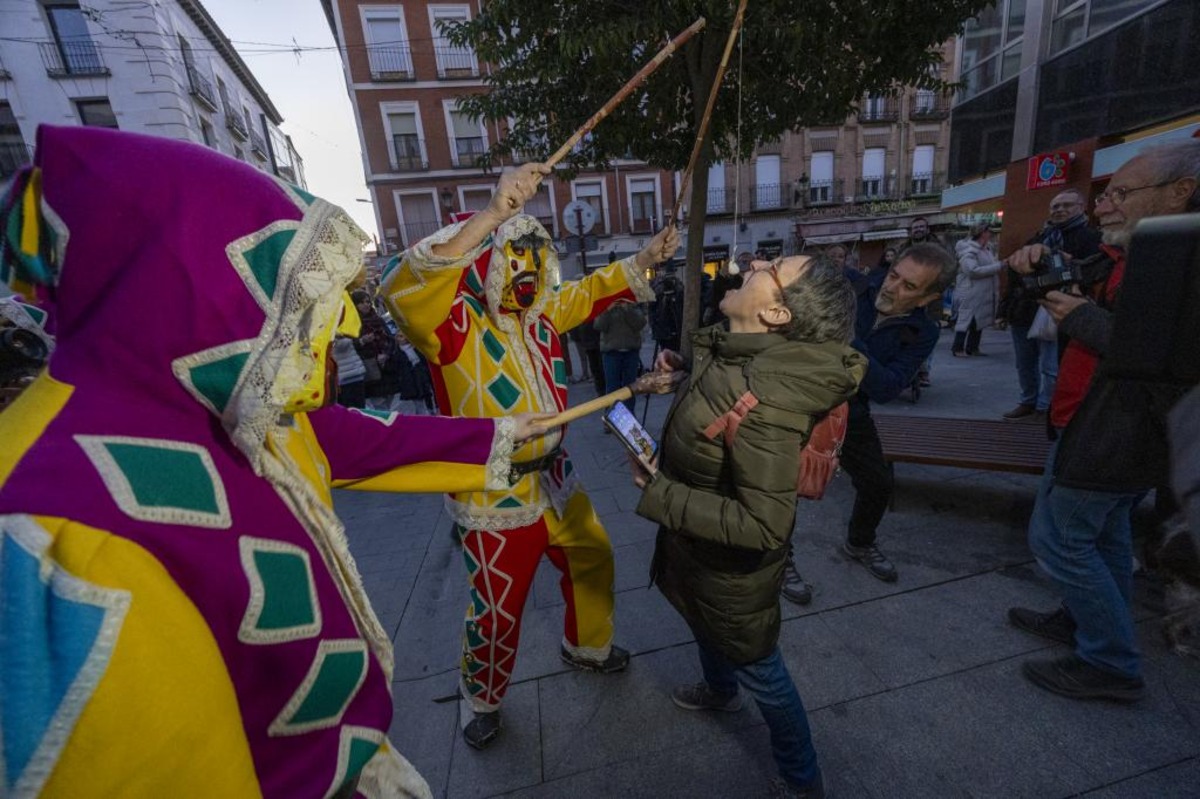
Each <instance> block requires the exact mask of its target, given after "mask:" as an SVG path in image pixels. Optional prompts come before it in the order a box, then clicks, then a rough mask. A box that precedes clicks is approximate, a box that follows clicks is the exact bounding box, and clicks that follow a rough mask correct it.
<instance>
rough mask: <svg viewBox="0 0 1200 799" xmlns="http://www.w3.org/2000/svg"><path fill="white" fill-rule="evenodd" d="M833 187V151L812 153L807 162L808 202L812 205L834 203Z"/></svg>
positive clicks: (835, 195) (835, 196) (836, 198)
mask: <svg viewBox="0 0 1200 799" xmlns="http://www.w3.org/2000/svg"><path fill="white" fill-rule="evenodd" d="M837 195H838V193H837V192H836V191H834V186H833V151H832V150H828V151H825V152H819V153H813V154H812V156H811V157H810V158H809V160H808V201H809V203H811V204H813V205H820V204H822V203H832V202H836V201H837V200H838V199H839V198H838V196H837Z"/></svg>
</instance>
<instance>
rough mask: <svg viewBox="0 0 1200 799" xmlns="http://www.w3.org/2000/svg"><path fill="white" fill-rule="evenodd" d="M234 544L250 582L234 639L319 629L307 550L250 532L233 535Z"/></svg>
mask: <svg viewBox="0 0 1200 799" xmlns="http://www.w3.org/2000/svg"><path fill="white" fill-rule="evenodd" d="M238 547H239V549H240V550H241V559H242V569H243V570H244V571H245V572H246V579H247V580H249V582H250V605H249V606H248V607H247V608H246V614H245V616H244V617H243V619H242V624H241V627H240V628H239V630H238V640H240V641H242V642H243V643H249V644H272V643H279V642H281V641H294V640H298V639H301V638H311V637H312V636H314V635H317V634H318V633H320V631H321V608H320V604H319V603H318V601H317V589H316V584H315V583H314V582H313V574H312V566H311V564H310V562H309V555H308V553H307V552H305V551H304V550H303V549H301V548H300V547H297V546H293V545H292V544H285V543H283V542H281V541H275V540H270V539H264V538H252V537H250V536H243V537H242V538H241V539H239V541H238Z"/></svg>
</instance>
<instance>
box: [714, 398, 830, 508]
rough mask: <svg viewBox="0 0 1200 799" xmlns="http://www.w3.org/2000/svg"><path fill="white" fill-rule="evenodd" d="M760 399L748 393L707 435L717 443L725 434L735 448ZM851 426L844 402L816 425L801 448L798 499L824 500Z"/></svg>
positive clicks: (717, 419) (722, 416) (718, 419)
mask: <svg viewBox="0 0 1200 799" xmlns="http://www.w3.org/2000/svg"><path fill="white" fill-rule="evenodd" d="M756 405H758V397H756V396H754V393H753V392H750V391H747V392H746V393H745V394H743V395H742V396H741V397H739V398H738V401H737V402H735V403H734V404H733V407H732V408H730V409H729V411H727V412H726V413H723V414H721V415H720V416H718V417H717V418H716V419H714V420H713V422H712V424H710V425H709V426H708V427H706V428H705V429H704V435H705V436H706V437H708V438H709V439H715V438H716V437H717V436H719V435H722V434H724V437H725V445H726V446H730V445H731V444H733V439H734V437H735V436H736V435H737V429H738V426H739V425H740V424H741V423H742V420H743V419H745V418H746V414H748V413H750V411H751V410H753V409H754V407H755V406H756ZM849 422H850V406H849V405H848V404H847V403H845V402H843V403H842V404H841V405H838V406H837V407H836V408H834V409H832V410H831V411H829V412H828V413H826V414H825V415H824V416H821V417H819V418H818V419H817V422H816V424H814V425H813V429H812V433H811V434H809V437H808V441H806V442H805V444H804V446H803V447H801V448H800V473H799V474H798V475H797V476H796V496H798V497H802V498H804V499H820V498H821V497H823V496H825V489H826V488H827V487H828V486H829V482H830V481H831V480H833V476H834V475H835V474H837V470H838V457H839V456H840V455H841V452H842V442H843V441H845V440H846V426H847V425H848V424H849Z"/></svg>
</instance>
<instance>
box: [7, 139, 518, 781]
mask: <svg viewBox="0 0 1200 799" xmlns="http://www.w3.org/2000/svg"><path fill="white" fill-rule="evenodd" d="M0 235H2V236H3V242H2V247H3V249H2V251H0V277H3V278H4V279H5V280H6V281H7V282H9V283H10V284H11V285H13V287H14V288H15V289H16V290H19V291H21V292H22V293H24V294H25V296H27V297H29V298H34V297H36V298H37V301H38V304H39V306H40V307H42V308H44V309H45V310H46V311H47V312H48V314H49V325H50V332H51V333H53V334H54V335H55V336H56V340H57V341H56V344H57V346H56V349H55V351H54V354H53V356H52V357H51V360H50V363H49V368H48V370H47V371H45V372H43V373H42V374H41V375H40V376H39V377H38V378H37V379H36V381H35V382H34V383H33V384H32V385H31V386H30V387H29V388H28V389H27V390H26V391H25V392H24V393H23V394H21V396H20V397H18V399H17V400H16V401H15V402H14V403H13V404H12V406H10V407H9V408H8V409H6V410H5V411H4V412H3V413H0V441H3V442H4V445H3V447H0V742H2V752H0V754H2V758H3V760H2V761H0V782H2V784H0V795H5V796H10V797H14V799H15V797H29V796H47V797H78V796H121V797H155V798H156V799H158V798H159V797H167V796H170V797H186V796H222V797H259V796H262V797H280V798H281V799H295V798H296V797H351V796H364V797H428V796H430V792H429V788H428V786H427V785H426V784H425V782H424V780H422V779H421V777H420V775H419V774H417V772H416V771H415V770H414V769H413V768H412V766H411V765H410V764H409V763H408V762H407V761H406V760H404V758H403V757H401V756H400V755H399V754H398V753H397V752H396V751H395V750H394V749H392V747H391V746H390V744H389V743H388V739H387V732H388V728H389V725H390V724H391V721H392V712H393V711H392V708H393V706H392V698H391V673H392V642H391V640H390V639H389V636H388V634H387V633H386V632H385V631H384V630H383V629H382V628H381V626H380V624H379V621H378V620H377V619H376V617H375V614H374V612H373V611H372V609H371V607H370V605H369V603H368V600H367V597H366V594H365V593H364V591H363V588H362V583H361V581H360V579H359V576H358V571H357V568H356V566H355V563H354V560H353V559H352V558H351V556H350V552H349V550H348V549H347V542H346V536H345V533H344V529H343V527H342V525H341V524H340V522H339V521H338V519H337V517H336V516H335V514H334V512H333V509H332V502H331V490H330V489H331V486H332V487H343V488H358V489H365V490H378V491H445V490H454V491H478V490H483V489H485V488H493V487H499V486H503V485H506V484H507V474H508V472H509V470H510V468H511V464H510V458H509V456H510V454H511V452H512V450H513V447H514V446H515V445H516V444H517V443H519V442H520V441H522V440H523V439H525V438H526V437H528V436H529V435H531V434H533V433H535V432H536V429H537V425H538V422H537V420H536V419H534V418H533V417H530V416H527V415H526V416H520V417H515V418H514V417H509V418H505V419H499V420H484V419H478V420H473V419H448V418H430V417H421V418H420V420H419V421H417V420H410V419H409V418H407V417H402V416H397V415H396V414H391V413H378V414H370V413H363V412H358V411H351V410H347V409H344V408H340V407H337V406H329V407H326V401H327V400H328V398H329V386H330V383H331V382H332V383H333V384H335V385H336V379H335V378H334V377H333V375H332V374H331V373H330V372H329V371H327V369H328V367H327V363H328V354H327V350H328V348H329V342H330V340H331V339H332V337H333V335H334V331H335V328H337V329H339V330H341V331H343V332H345V333H347V334H349V335H353V334H355V333H356V332H357V330H356V329H355V328H357V324H358V323H357V314H356V312H355V309H354V306H353V304H352V303H349V302H348V301H347V300H346V294H345V288H346V286H347V285H348V284H349V283H350V282H351V280H352V279H353V278H354V277H355V275H356V274H357V273H358V271H359V269H360V268H361V260H362V257H361V245H362V242H363V240H364V235H363V234H362V232H361V231H360V230H358V228H357V227H355V225H354V223H353V222H352V221H351V220H350V219H349V217H347V216H346V214H345V213H344V212H343V211H342V210H341V209H339V208H337V207H335V206H333V205H330V204H328V203H326V202H325V201H323V200H320V199H318V198H316V197H313V196H312V195H310V194H308V193H306V192H304V191H302V190H300V189H298V188H296V187H294V186H290V185H287V184H285V183H282V182H280V181H277V180H275V179H274V178H271V177H269V176H267V175H264V174H262V173H261V172H258V171H257V170H255V169H253V168H251V167H250V166H248V165H246V164H243V163H241V162H239V161H236V160H234V159H232V158H227V157H225V156H222V155H220V154H218V153H216V152H214V151H212V150H210V149H207V148H204V147H200V146H198V145H193V144H187V143H181V142H175V141H170V140H167V139H159V138H151V137H145V136H138V135H134V134H128V133H119V132H116V131H110V130H104V129H99V128H87V127H77V128H56V127H42V128H41V129H40V130H39V131H38V142H37V158H36V162H35V165H34V166H33V167H27V168H25V169H24V170H22V171H21V172H20V173H18V175H17V177H16V178H15V179H14V181H13V182H11V183H10V184H9V185H8V186H7V187H5V189H4V196H3V197H0Z"/></svg>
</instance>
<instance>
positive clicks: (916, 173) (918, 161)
mask: <svg viewBox="0 0 1200 799" xmlns="http://www.w3.org/2000/svg"><path fill="white" fill-rule="evenodd" d="M934 150H935V148H934V146H933V145H932V144H919V145H917V147H916V148H915V149H913V157H912V179H911V181H909V187H908V191H909V194H910V195H912V196H917V197H920V196H928V195H930V194H933V193H935V192H936V191H937V184H938V181H937V180H935V179H934V174H933V156H934Z"/></svg>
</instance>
